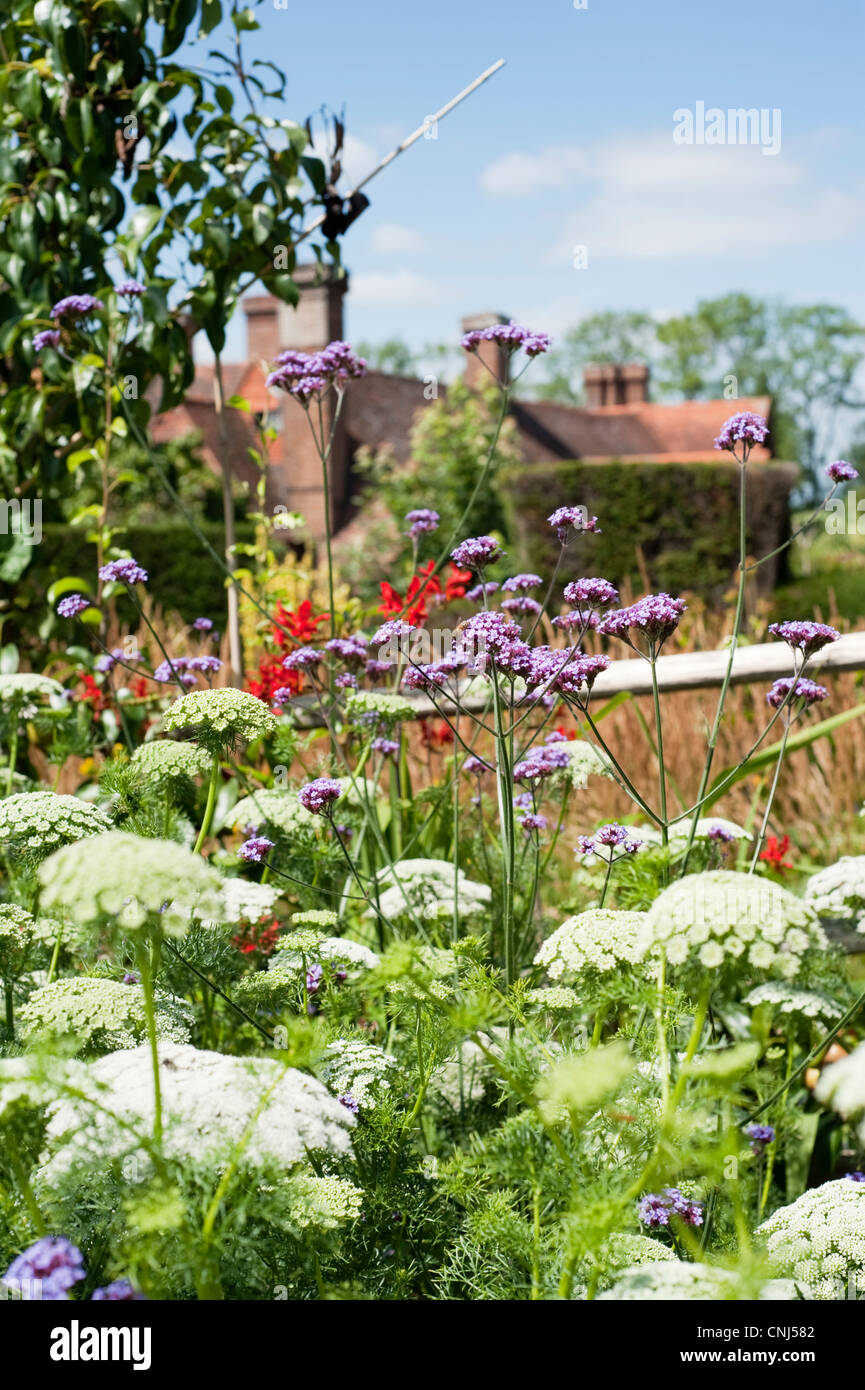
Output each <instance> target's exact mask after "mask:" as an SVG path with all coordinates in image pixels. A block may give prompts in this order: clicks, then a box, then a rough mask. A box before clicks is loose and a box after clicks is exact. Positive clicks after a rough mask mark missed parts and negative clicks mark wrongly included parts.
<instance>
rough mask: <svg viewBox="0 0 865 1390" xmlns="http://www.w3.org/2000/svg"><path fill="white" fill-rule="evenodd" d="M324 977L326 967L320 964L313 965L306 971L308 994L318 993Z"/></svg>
mask: <svg viewBox="0 0 865 1390" xmlns="http://www.w3.org/2000/svg"><path fill="white" fill-rule="evenodd" d="M323 977H324V968H323V967H322V966H320V965H318V964H316V965H311V966H310V967H309V969H308V970H307V972H306V992H307V994H318V991H319V989H320V988H321V982H322V979H323Z"/></svg>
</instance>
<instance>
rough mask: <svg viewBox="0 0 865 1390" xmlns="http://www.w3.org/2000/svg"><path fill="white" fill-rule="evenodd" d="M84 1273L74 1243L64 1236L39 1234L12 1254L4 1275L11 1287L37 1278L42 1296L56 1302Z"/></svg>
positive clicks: (66, 1293) (32, 1281)
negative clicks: (14, 1255)
mask: <svg viewBox="0 0 865 1390" xmlns="http://www.w3.org/2000/svg"><path fill="white" fill-rule="evenodd" d="M84 1276H85V1269H84V1257H83V1255H82V1254H81V1251H80V1250H79V1249H78V1247H77V1246H76V1245H73V1244H72V1242H71V1241H69V1240H67V1239H66V1237H65V1236H42V1237H41V1238H40V1239H39V1240H37V1241H34V1243H33V1244H32V1245H28V1247H27V1249H26V1250H23V1251H22V1252H21V1254H20V1255H17V1256H16V1257H15V1259H14V1260H13V1261H12V1263H11V1265H10V1266H9V1268H8V1269H7V1271H6V1273H5V1275H4V1276H3V1278H4V1282H6V1283H7V1284H10V1285H12V1287H13V1288H14V1287H15V1286H16V1285H17V1286H18V1287H19V1288H20V1287H21V1285H23V1284H24V1283H25V1282H27V1283H28V1284H32V1283H34V1282H35V1281H36V1280H39V1281H41V1297H42V1298H43V1299H44V1300H45V1301H46V1302H54V1303H59V1302H64V1301H66V1300H67V1299H68V1296H69V1290H70V1289H71V1288H72V1287H73V1286H74V1285H75V1284H79V1283H80V1282H81V1280H82V1279H83V1278H84Z"/></svg>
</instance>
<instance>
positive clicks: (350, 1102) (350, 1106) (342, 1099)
mask: <svg viewBox="0 0 865 1390" xmlns="http://www.w3.org/2000/svg"><path fill="white" fill-rule="evenodd" d="M337 1100H338V1101H339V1103H340V1105H344V1106H345V1108H346V1110H350V1111H351V1113H352V1115H356V1114H357V1112H358V1111H359V1110H360V1106H359V1105H358V1103H357V1101H356V1100H355V1098H354V1096H353V1095H352V1093H351V1091H346V1092H345V1094H344V1095H341V1096H337Z"/></svg>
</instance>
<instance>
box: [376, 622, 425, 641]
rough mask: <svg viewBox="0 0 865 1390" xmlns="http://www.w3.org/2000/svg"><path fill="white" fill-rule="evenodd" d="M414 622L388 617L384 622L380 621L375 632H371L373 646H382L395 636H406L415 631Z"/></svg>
mask: <svg viewBox="0 0 865 1390" xmlns="http://www.w3.org/2000/svg"><path fill="white" fill-rule="evenodd" d="M415 631H416V628H415V626H414V623H407V622H406V621H405V619H404V618H388V620H387V622H386V623H382V625H381V627H380V628H379V629H378V631H377V632H374V633H373V637H372V645H373V646H375V647H379V646H384V644H385V643H386V642H391V641H393V639H394V638H395V637H397V638H403V637H408V636H409V634H410V633H412V632H415Z"/></svg>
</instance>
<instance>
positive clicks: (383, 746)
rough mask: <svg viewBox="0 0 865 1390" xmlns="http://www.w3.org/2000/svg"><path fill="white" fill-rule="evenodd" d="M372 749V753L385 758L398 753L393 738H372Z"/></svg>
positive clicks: (397, 746)
mask: <svg viewBox="0 0 865 1390" xmlns="http://www.w3.org/2000/svg"><path fill="white" fill-rule="evenodd" d="M372 748H373V752H375V753H381V754H382V756H383V757H385V758H392V757H394V756H395V755H396V754H397V753H398V752H399V743H398V742H397V740H396V739H395V738H374V739H373V741H372Z"/></svg>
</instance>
